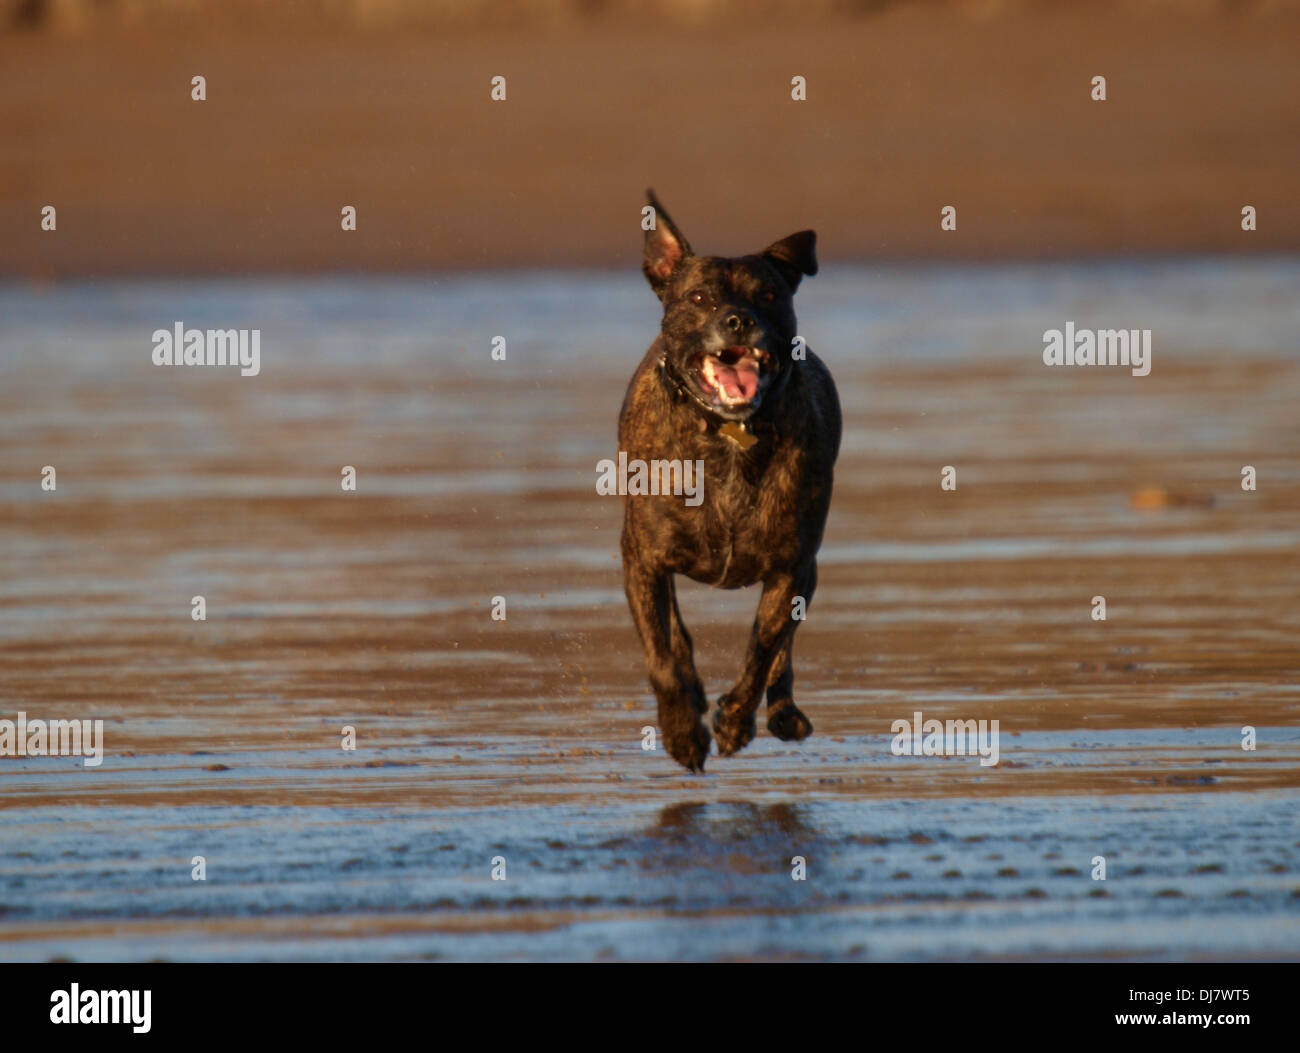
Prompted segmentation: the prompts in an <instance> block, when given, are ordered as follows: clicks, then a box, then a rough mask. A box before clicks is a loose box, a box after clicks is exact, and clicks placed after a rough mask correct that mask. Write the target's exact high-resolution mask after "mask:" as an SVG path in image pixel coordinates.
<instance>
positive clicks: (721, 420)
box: [659, 351, 786, 450]
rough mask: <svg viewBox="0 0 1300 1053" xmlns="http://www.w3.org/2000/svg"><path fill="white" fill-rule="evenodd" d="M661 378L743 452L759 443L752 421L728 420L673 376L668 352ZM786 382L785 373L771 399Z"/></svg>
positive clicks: (670, 390)
mask: <svg viewBox="0 0 1300 1053" xmlns="http://www.w3.org/2000/svg"><path fill="white" fill-rule="evenodd" d="M659 377H660V379H661V380H662V381H663V384H664V387H665V388H667V389H668V393H669V394H670V395H671V396H672V397H673V398H675V399H679V400H686V399H689V400H690V401H691V402H694V403H695V405H696V406H698V407H699V408H700V409H701V410H703V411H704V413H705V414H707V415H708V416H709V417H710V418H711V419H712V420H713V421H714V423H715V425H716V430H717V433H718V434H719V435H721V436H722V437H723V438H724V439H727V440H728V441H730V442H732V443H734V444H735V445H736V446H739V447H740V448H741V449H742V450H748V449H749V448H750V447H751V446H753V445H754V443H756V442H758V436H757V435H756V434H755V430H756V429H755V426H754V422H753V421H752V420H728V419H727V418H726V417H723V416H721V415H720V414H719V413H718V412H717V411H716V410H715V409H714V408H713V407H712V406H710V405H709V404H708V403H707V402H705V401H704V398H703V397H702V396H701V395H700V394H699V392H697V391H696V390H695V389H694V388H693V387H691V386H690V385H689V384H687V383H686V381H684V380H683V379H682V378H681V377H676V376H673V374H672V373H671V372H670V371H669V369H668V352H666V351H665V352H663V353H662V354H661V355H660V356H659ZM785 380H786V377H785V375H784V371H783V372H782V375H781V376H779V377H778V378H777V384H776V385H775V386H774V387H773V388H772V390H771V391H770V392H769V393H768V397H769V398H770V397H771V396H772V395H775V394H777V393H778V392H779V391H780V390H781V388H782V387H784V386H785Z"/></svg>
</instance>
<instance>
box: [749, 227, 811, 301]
mask: <svg viewBox="0 0 1300 1053" xmlns="http://www.w3.org/2000/svg"><path fill="white" fill-rule="evenodd" d="M816 249H817V235H816V233H815V232H813V231H811V230H801V231H799V233H798V234H791V235H790V236H789V237H788V238H782V239H781V240H780V241H777V242H773V243H772V244H771V245H769V246H768V247H767V248H765V249H764V250H763V251H762V253H761V255H762V257H763V259H765V260H767V262H768V263H770V264H772V266H774V267H775V268H776V269H777V270H778V271H780V272H781V277H783V278H784V279H785V281H786V284H787V285H789V286H790V291H791V292H794V291H795V290H796V289H797V288H799V281H800V279H801V278H802V277H803V276H804V275H805V274H810V275H811V274H816V273H817V255H816Z"/></svg>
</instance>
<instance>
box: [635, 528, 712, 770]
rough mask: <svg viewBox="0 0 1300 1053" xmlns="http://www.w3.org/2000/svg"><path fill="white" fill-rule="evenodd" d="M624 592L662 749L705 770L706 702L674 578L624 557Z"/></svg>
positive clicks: (685, 765)
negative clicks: (651, 692)
mask: <svg viewBox="0 0 1300 1053" xmlns="http://www.w3.org/2000/svg"><path fill="white" fill-rule="evenodd" d="M623 588H624V590H625V591H626V592H627V602H628V606H629V607H631V608H632V618H633V620H634V621H635V622H636V628H637V632H638V633H639V634H640V636H641V645H642V646H643V647H644V648H645V662H646V669H647V671H648V672H649V674H650V686H651V687H652V688H654V693H655V698H656V699H657V700H658V702H659V728H660V730H661V731H662V732H663V736H664V746H665V747H666V748H667V750H668V752H669V754H671V756H672V758H673V759H674V760H675V761H677V763H678V764H681V765H682V766H683V767H686V768H689V769H690V770H691V771H703V770H704V758H705V757H707V756H708V755H709V730H708V728H706V727H705V726H704V724H703V722H702V721H701V720H700V714H702V713H703V712H704V711H705V710H706V709H707V708H708V701H707V699H706V698H705V697H704V688H703V686H702V685H701V684H700V679H699V677H698V676H697V675H696V673H695V667H694V664H693V662H691V661H690V650H691V644H690V637H689V636H687V635H686V631H685V628H684V627H682V626H681V616H680V614H678V613H677V610H676V606H677V601H676V597H675V595H674V589H673V580H672V575H671V574H668V573H666V572H662V571H659V572H654V571H651V570H649V569H648V568H645V567H643V566H641V565H640V564H638V563H637V562H636V561H635V559H629V558H627V556H626V554H625V557H624V562H623ZM674 626H677V630H676V631H674Z"/></svg>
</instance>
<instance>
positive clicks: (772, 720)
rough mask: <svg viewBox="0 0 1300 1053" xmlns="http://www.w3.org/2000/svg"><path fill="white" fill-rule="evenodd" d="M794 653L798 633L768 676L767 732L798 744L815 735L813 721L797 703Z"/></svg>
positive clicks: (787, 644)
mask: <svg viewBox="0 0 1300 1053" xmlns="http://www.w3.org/2000/svg"><path fill="white" fill-rule="evenodd" d="M793 650H794V634H793V633H791V635H790V639H788V640H787V641H786V642H785V647H784V648H783V649H782V651H781V653H780V654H778V655H777V656H776V660H775V661H774V662H773V663H772V671H771V672H770V673H768V675H767V730H768V731H770V732H771V733H772V734H773V735H775V736H776V737H777V738H778V739H785V740H786V741H787V742H797V741H799V740H800V739H806V738H807V737H808V736H809V735H811V734H812V730H813V726H812V721H811V720H809V719H808V718H807V717H806V716H804V715H803V711H802V710H800V708H799V707H798V706H796V705H795V704H794V665H793V664H792V660H791V657H790V652H791V651H793Z"/></svg>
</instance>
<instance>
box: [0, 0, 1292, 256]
mask: <svg viewBox="0 0 1300 1053" xmlns="http://www.w3.org/2000/svg"><path fill="white" fill-rule="evenodd" d="M683 6H685V5H683ZM303 9H304V10H307V8H303ZM1297 40H1300V7H1297V6H1296V5H1294V4H1269V5H1264V4H1259V5H1223V6H1219V5H1214V4H1197V5H1174V4H1164V5H1162V4H1143V5H1134V4H1114V5H1107V4H1102V5H1096V4H1089V5H1086V9H1085V8H1079V7H1077V6H1075V5H1069V4H1061V5H1052V4H1047V5H1038V4H1023V3H1012V4H996V3H990V4H947V3H935V4H884V5H876V7H875V9H874V10H873V12H872V13H868V14H863V15H861V16H858V17H838V18H829V19H825V18H817V19H811V18H809V19H799V18H797V17H790V16H788V15H787V16H780V17H778V16H775V15H774V16H772V17H771V18H761V17H747V18H739V19H731V20H728V19H727V18H726V17H723V18H722V19H721V21H719V20H717V19H714V20H706V21H703V22H701V23H700V24H695V23H692V22H690V21H689V20H686V21H683V20H681V19H676V20H674V19H654V18H648V17H647V18H642V19H639V20H637V19H629V18H617V17H609V18H593V19H585V20H571V21H566V20H560V21H554V22H552V21H545V20H544V21H541V22H538V21H536V20H529V19H526V18H524V19H519V20H509V19H503V20H494V21H493V23H492V24H491V25H484V26H479V25H440V26H428V25H425V26H420V25H416V26H412V27H392V26H388V25H386V24H385V23H383V22H379V23H365V24H363V25H361V26H360V27H356V28H352V29H341V28H339V27H337V26H334V27H330V26H327V25H316V24H314V23H313V22H312V21H311V20H310V19H307V18H304V19H301V20H299V21H297V22H295V23H294V24H293V25H285V24H283V23H282V22H279V21H274V20H272V21H271V22H270V23H268V24H266V25H257V24H252V25H246V24H244V22H242V21H240V20H239V19H235V18H231V19H228V20H226V21H225V22H218V23H217V24H216V25H200V26H194V25H190V24H179V25H171V24H169V23H164V25H162V26H161V27H159V26H156V25H155V24H154V23H152V22H150V21H147V20H136V21H126V22H122V23H120V24H119V23H118V22H109V23H106V24H103V25H97V26H96V27H95V28H94V29H93V30H92V29H90V28H86V29H85V30H84V31H83V32H81V33H55V32H50V31H45V32H42V31H32V32H9V33H4V34H0V143H3V144H4V146H3V148H2V149H0V242H2V243H3V244H4V246H5V248H4V251H3V252H2V253H0V275H6V276H16V277H28V278H36V279H48V278H57V277H67V276H75V275H96V274H106V275H107V274H112V275H124V274H143V275H155V276H161V277H166V276H178V275H197V274H207V273H215V274H227V275H230V274H236V275H237V274H250V273H261V272H278V273H285V274H288V273H321V272H376V271H378V272H400V271H409V270H412V269H430V268H433V269H442V270H465V269H483V268H493V267H503V266H530V267H564V266H574V265H581V266H619V267H628V266H635V265H636V253H637V252H638V251H639V240H638V239H639V234H640V229H639V222H640V211H639V210H640V208H641V206H642V204H643V203H644V200H643V197H642V192H643V190H644V188H645V187H646V186H653V187H654V188H655V189H656V190H657V191H658V192H659V194H660V196H661V197H662V198H663V200H664V203H665V204H666V205H667V206H668V207H669V208H670V209H671V210H673V211H674V213H675V215H677V217H678V218H679V219H680V220H682V221H683V222H685V223H688V224H689V229H690V230H691V232H692V236H693V237H695V238H696V239H697V240H698V241H700V242H701V243H707V244H709V245H712V246H714V247H715V249H716V251H721V252H727V253H738V252H742V251H753V250H754V249H756V248H758V247H759V246H757V245H753V244H751V243H750V242H751V240H752V238H753V237H754V236H755V232H756V230H759V229H762V230H763V231H765V232H766V231H769V230H771V231H774V232H777V233H774V234H772V235H771V236H772V237H775V236H778V234H779V233H782V232H785V231H788V230H796V229H800V228H803V227H814V228H816V229H817V230H819V231H820V232H821V235H822V240H821V252H822V256H823V258H825V259H828V260H862V259H909V258H938V259H959V260H960V259H965V260H971V259H981V258H990V257H1007V256H1011V257H1028V258H1061V257H1066V256H1071V255H1077V254H1125V253H1141V254H1174V253H1182V252H1215V253H1243V254H1246V253H1248V254H1252V255H1258V254H1261V253H1270V252H1283V251H1288V252H1291V251H1296V250H1297V249H1300V210H1297V208H1296V204H1295V194H1294V187H1295V172H1296V171H1297V170H1300V107H1297V106H1296V105H1295V100H1296V98H1297V97H1300V62H1297V45H1296V43H1295V42H1296V41H1297ZM196 75H202V76H204V77H206V81H207V98H206V100H205V101H203V102H195V101H193V100H192V99H191V97H190V93H191V79H192V78H193V77H194V76H196ZM498 75H501V76H505V77H506V81H507V89H508V90H507V98H506V100H505V101H504V102H493V101H492V100H491V99H490V89H491V83H490V82H491V78H492V77H494V76H498ZM1097 75H1101V76H1105V77H1106V78H1107V98H1106V101H1104V102H1095V101H1093V100H1092V99H1091V97H1090V94H1091V90H1092V88H1091V82H1092V78H1093V77H1094V76H1097ZM794 76H803V77H805V78H806V82H807V100H806V101H805V102H794V101H792V100H791V97H790V95H791V78H792V77H794ZM47 204H54V205H55V206H56V207H57V210H58V212H57V215H58V228H57V232H53V233H52V232H49V231H43V230H42V229H41V225H40V217H41V209H42V207H43V206H45V205H47ZM344 205H352V206H354V207H355V208H356V209H357V229H356V231H355V232H351V233H346V234H345V233H344V232H343V231H342V230H341V229H340V210H341V209H342V207H343V206H344ZM945 205H953V206H954V207H956V208H957V210H958V211H957V216H958V226H957V229H956V231H950V232H945V231H942V230H941V229H940V209H941V208H942V207H943V206H945ZM1244 205H1252V206H1253V207H1254V208H1255V209H1256V210H1257V214H1258V229H1257V230H1255V231H1253V232H1250V233H1249V234H1247V233H1245V232H1243V231H1242V230H1241V225H1240V224H1241V209H1242V207H1243V206H1244Z"/></svg>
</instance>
